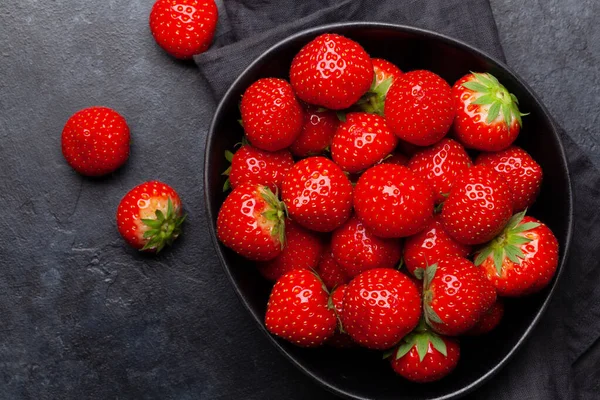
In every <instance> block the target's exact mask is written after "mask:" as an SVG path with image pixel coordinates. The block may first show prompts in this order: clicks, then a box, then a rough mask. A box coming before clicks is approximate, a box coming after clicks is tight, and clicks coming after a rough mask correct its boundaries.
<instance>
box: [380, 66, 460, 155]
mask: <svg viewBox="0 0 600 400" xmlns="http://www.w3.org/2000/svg"><path fill="white" fill-rule="evenodd" d="M384 115H385V119H386V120H387V123H388V125H389V127H390V129H391V130H392V132H394V133H395V134H396V135H397V136H398V137H399V138H401V139H403V140H406V141H407V142H409V143H412V144H416V145H418V146H429V145H432V144H434V143H435V142H437V141H439V140H440V139H441V138H443V137H444V136H446V134H447V133H448V131H449V130H450V126H451V125H452V121H453V120H454V108H453V104H452V94H451V90H450V85H448V83H447V82H446V81H445V80H443V79H442V78H441V77H440V76H438V75H436V74H434V73H433V72H430V71H425V70H417V71H411V72H407V73H405V74H403V75H402V76H400V78H398V79H396V81H395V82H394V84H393V85H392V86H391V87H390V90H389V91H388V93H387V97H386V99H385V107H384Z"/></svg>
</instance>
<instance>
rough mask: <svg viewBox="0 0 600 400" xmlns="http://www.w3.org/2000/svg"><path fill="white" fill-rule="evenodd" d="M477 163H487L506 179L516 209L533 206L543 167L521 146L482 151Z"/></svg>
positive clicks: (538, 189) (540, 183)
mask: <svg viewBox="0 0 600 400" xmlns="http://www.w3.org/2000/svg"><path fill="white" fill-rule="evenodd" d="M475 164H477V165H487V166H488V167H491V168H493V169H494V170H496V172H498V173H499V174H500V175H502V176H503V177H504V179H506V182H507V183H508V187H509V188H510V191H511V192H512V197H513V209H514V210H515V211H523V210H525V209H526V208H527V207H529V206H531V205H532V204H533V202H534V201H535V199H536V197H537V195H538V194H539V192H540V187H541V186H542V167H540V165H539V164H538V163H537V162H535V160H534V159H533V158H532V157H531V156H530V155H529V153H527V152H526V151H525V150H523V149H521V148H520V147H517V146H511V147H509V148H507V149H506V150H502V151H500V152H498V153H481V154H480V155H479V157H477V160H475Z"/></svg>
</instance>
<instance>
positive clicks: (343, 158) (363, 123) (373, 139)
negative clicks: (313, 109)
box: [331, 112, 398, 173]
mask: <svg viewBox="0 0 600 400" xmlns="http://www.w3.org/2000/svg"><path fill="white" fill-rule="evenodd" d="M397 143H398V138H396V136H395V135H394V134H393V133H392V132H391V131H390V130H389V128H388V126H387V124H386V123H385V120H384V119H383V117H380V116H379V115H374V114H367V113H364V112H354V113H349V114H347V115H346V120H345V121H343V122H341V123H340V125H339V126H338V128H337V131H336V132H335V136H334V137H333V142H332V144H331V157H332V158H333V161H335V163H336V164H337V165H339V166H340V167H342V169H343V170H344V171H347V172H350V173H357V172H360V171H363V170H365V169H367V168H368V167H370V166H372V165H374V164H375V163H377V162H378V161H381V160H382V159H383V158H385V156H387V155H388V154H390V153H391V152H392V151H393V150H394V148H395V147H396V144H397Z"/></svg>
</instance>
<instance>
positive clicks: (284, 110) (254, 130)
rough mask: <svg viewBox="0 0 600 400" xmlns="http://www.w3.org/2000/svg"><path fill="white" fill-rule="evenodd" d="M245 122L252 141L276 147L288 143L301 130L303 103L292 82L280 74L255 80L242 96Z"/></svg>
mask: <svg viewBox="0 0 600 400" xmlns="http://www.w3.org/2000/svg"><path fill="white" fill-rule="evenodd" d="M240 111H241V114H242V125H243V126H244V131H245V132H246V136H247V137H248V140H249V141H250V143H251V144H252V145H253V146H255V147H258V148H259V149H263V150H267V151H277V150H281V149H284V148H286V147H289V146H290V145H291V144H292V143H294V141H295V140H296V138H297V137H298V136H299V135H300V132H301V131H302V124H303V121H304V116H303V113H304V111H303V110H302V106H300V103H299V102H298V100H297V99H296V96H294V92H293V90H292V87H291V86H290V84H289V83H287V82H286V81H284V80H283V79H278V78H263V79H259V80H257V81H256V82H254V83H253V84H252V85H250V87H249V88H248V89H246V91H245V92H244V95H243V96H242V103H241V105H240Z"/></svg>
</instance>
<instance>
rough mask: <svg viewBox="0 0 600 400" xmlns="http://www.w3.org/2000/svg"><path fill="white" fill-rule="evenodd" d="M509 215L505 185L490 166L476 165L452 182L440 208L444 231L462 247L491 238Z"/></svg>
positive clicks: (510, 198) (510, 209)
mask: <svg viewBox="0 0 600 400" xmlns="http://www.w3.org/2000/svg"><path fill="white" fill-rule="evenodd" d="M511 215H512V195H511V193H510V189H509V188H508V184H507V183H506V181H505V180H504V178H502V176H500V175H499V174H498V173H497V172H495V171H494V170H493V169H491V168H489V167H485V166H482V165H476V166H474V167H472V168H469V169H468V170H467V171H465V172H464V173H463V174H462V175H460V176H458V177H457V179H456V180H455V181H454V185H453V186H452V190H450V195H449V196H448V199H447V200H446V201H445V202H444V208H443V209H442V222H443V223H444V227H445V228H446V232H448V233H449V234H450V236H452V237H453V238H454V240H456V241H458V242H460V243H463V244H481V243H485V242H487V241H490V240H491V239H493V238H494V236H496V235H497V234H498V233H500V231H502V228H504V226H505V225H506V223H507V222H508V220H509V219H510V217H511Z"/></svg>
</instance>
